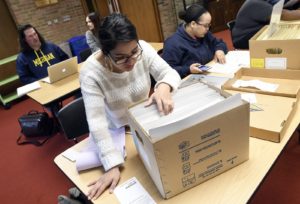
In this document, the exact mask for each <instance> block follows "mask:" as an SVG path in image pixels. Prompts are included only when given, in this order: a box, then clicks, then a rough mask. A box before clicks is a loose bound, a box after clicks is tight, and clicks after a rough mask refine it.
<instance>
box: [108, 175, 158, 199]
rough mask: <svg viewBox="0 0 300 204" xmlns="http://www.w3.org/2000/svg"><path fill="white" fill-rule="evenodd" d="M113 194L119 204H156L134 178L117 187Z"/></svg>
mask: <svg viewBox="0 0 300 204" xmlns="http://www.w3.org/2000/svg"><path fill="white" fill-rule="evenodd" d="M114 194H115V195H116V197H117V198H118V200H119V201H120V203H121V204H156V202H155V201H154V200H153V198H152V197H151V196H150V195H149V193H148V192H147V191H146V190H145V189H144V187H143V186H142V185H141V183H140V182H139V181H138V180H137V179H136V178H135V177H132V178H131V179H129V180H127V181H125V182H124V183H122V184H120V185H119V186H117V187H116V188H115V190H114Z"/></svg>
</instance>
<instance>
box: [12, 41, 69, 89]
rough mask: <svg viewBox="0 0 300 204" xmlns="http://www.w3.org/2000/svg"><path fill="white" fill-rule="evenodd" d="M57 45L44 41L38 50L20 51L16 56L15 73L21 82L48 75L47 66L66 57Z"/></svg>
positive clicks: (26, 82) (29, 81) (30, 81)
mask: <svg viewBox="0 0 300 204" xmlns="http://www.w3.org/2000/svg"><path fill="white" fill-rule="evenodd" d="M68 58H69V56H68V55H67V54H66V53H65V52H64V51H62V50H61V49H60V48H59V47H58V46H57V45H55V44H52V43H45V44H43V45H42V47H41V49H40V50H37V51H34V50H33V49H31V50H30V51H25V52H21V53H20V54H19V55H18V58H17V73H18V75H19V78H20V81H21V82H22V83H23V84H29V83H32V82H34V81H37V80H39V79H41V78H44V77H47V76H48V70H47V69H48V66H50V65H53V64H56V63H58V62H61V61H63V60H66V59H68Z"/></svg>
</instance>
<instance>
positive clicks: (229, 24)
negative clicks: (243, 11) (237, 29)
mask: <svg viewBox="0 0 300 204" xmlns="http://www.w3.org/2000/svg"><path fill="white" fill-rule="evenodd" d="M234 25H235V19H234V20H231V21H229V22H228V23H227V27H228V29H229V30H230V31H232V29H233V27H234Z"/></svg>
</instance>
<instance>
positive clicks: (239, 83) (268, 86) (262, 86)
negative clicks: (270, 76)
mask: <svg viewBox="0 0 300 204" xmlns="http://www.w3.org/2000/svg"><path fill="white" fill-rule="evenodd" d="M232 86H233V87H235V88H239V87H254V88H257V89H259V90H262V91H269V92H275V91H276V90H277V88H278V86H279V84H272V83H267V82H263V81H260V80H257V79H254V80H236V81H235V82H234V84H232Z"/></svg>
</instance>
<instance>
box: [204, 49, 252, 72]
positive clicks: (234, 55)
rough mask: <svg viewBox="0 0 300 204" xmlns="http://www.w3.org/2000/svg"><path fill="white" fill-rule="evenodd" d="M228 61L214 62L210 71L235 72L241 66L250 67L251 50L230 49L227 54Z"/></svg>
mask: <svg viewBox="0 0 300 204" xmlns="http://www.w3.org/2000/svg"><path fill="white" fill-rule="evenodd" d="M225 58H226V63H225V64H220V63H212V64H210V66H211V67H212V68H211V69H209V70H208V72H215V73H222V74H234V73H235V72H236V71H237V70H238V69H240V68H241V67H250V52H249V51H229V52H228V53H227V55H226V56H225Z"/></svg>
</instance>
